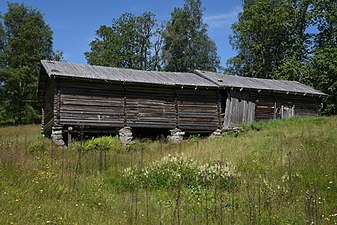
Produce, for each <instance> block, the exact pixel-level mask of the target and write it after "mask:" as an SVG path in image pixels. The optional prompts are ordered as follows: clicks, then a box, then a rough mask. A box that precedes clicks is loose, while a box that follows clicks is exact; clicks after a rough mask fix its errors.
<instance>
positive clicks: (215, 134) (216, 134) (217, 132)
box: [209, 129, 224, 138]
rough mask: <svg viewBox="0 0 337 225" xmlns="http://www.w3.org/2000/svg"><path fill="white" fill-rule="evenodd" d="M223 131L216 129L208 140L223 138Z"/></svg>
mask: <svg viewBox="0 0 337 225" xmlns="http://www.w3.org/2000/svg"><path fill="white" fill-rule="evenodd" d="M223 135H224V134H223V131H222V130H221V129H216V130H215V131H213V133H212V134H211V135H210V136H209V138H221V137H223Z"/></svg>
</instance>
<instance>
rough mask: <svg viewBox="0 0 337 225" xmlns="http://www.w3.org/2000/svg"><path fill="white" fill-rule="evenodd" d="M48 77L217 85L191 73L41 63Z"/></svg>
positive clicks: (197, 85)
mask: <svg viewBox="0 0 337 225" xmlns="http://www.w3.org/2000/svg"><path fill="white" fill-rule="evenodd" d="M41 63H42V66H43V67H44V68H45V70H46V72H47V74H48V76H49V77H51V76H55V77H64V78H83V79H95V80H106V81H116V82H126V83H143V84H159V85H167V86H193V87H210V88H217V87H218V85H216V84H215V83H213V82H212V81H209V80H207V79H204V78H202V77H200V76H197V75H195V74H193V73H178V72H158V71H144V70H133V69H121V68H113V67H103V66H92V65H84V64H73V63H68V62H55V61H47V60H42V61H41Z"/></svg>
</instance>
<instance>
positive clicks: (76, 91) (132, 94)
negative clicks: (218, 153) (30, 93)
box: [49, 79, 221, 132]
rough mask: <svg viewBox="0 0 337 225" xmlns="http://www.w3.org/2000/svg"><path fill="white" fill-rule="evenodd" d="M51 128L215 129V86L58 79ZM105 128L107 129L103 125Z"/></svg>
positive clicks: (216, 120)
mask: <svg viewBox="0 0 337 225" xmlns="http://www.w3.org/2000/svg"><path fill="white" fill-rule="evenodd" d="M49 88H50V89H52V88H54V92H53V93H54V94H53V97H54V98H53V100H52V101H50V104H53V110H54V126H55V124H56V125H57V126H62V127H64V128H66V127H68V126H78V127H79V126H81V127H86V128H90V127H95V129H96V130H97V129H98V130H99V129H100V127H102V131H103V130H104V129H107V128H122V127H123V126H130V127H131V128H132V127H139V128H142V127H143V128H161V129H172V128H175V127H178V128H180V129H183V130H185V131H197V132H202V131H213V130H215V129H217V128H218V127H219V119H220V118H221V117H220V115H219V109H218V108H219V107H220V104H218V102H217V98H218V94H217V90H216V89H212V90H205V89H197V90H195V89H194V88H193V89H192V88H191V89H188V88H184V89H181V88H175V87H167V86H140V85H133V84H123V83H119V84H118V83H115V84H114V83H103V82H87V81H79V80H62V79H60V80H57V85H56V86H55V87H49ZM104 127H105V128H104Z"/></svg>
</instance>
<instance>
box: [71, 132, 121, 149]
mask: <svg viewBox="0 0 337 225" xmlns="http://www.w3.org/2000/svg"><path fill="white" fill-rule="evenodd" d="M71 148H72V149H75V150H81V151H84V152H90V151H96V152H104V151H112V152H123V151H125V149H126V146H125V145H124V144H123V143H122V142H121V141H120V140H119V138H118V137H111V136H103V137H98V138H92V139H90V140H87V141H84V142H80V141H75V142H72V143H71Z"/></svg>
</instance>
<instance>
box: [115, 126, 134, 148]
mask: <svg viewBox="0 0 337 225" xmlns="http://www.w3.org/2000/svg"><path fill="white" fill-rule="evenodd" d="M118 135H119V139H120V140H121V141H122V142H123V143H124V144H130V143H131V141H132V139H133V136H132V131H131V127H123V128H122V129H120V130H119V131H118Z"/></svg>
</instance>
